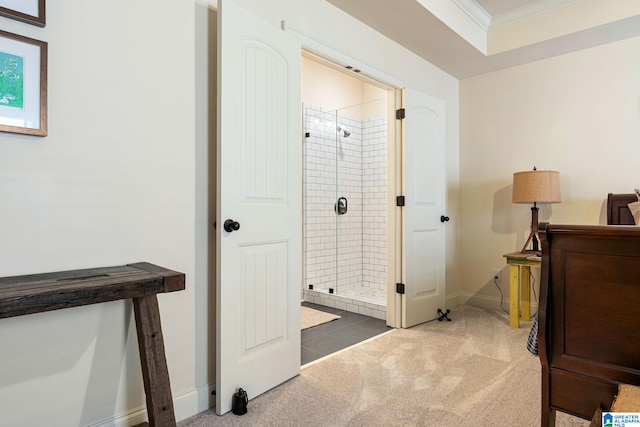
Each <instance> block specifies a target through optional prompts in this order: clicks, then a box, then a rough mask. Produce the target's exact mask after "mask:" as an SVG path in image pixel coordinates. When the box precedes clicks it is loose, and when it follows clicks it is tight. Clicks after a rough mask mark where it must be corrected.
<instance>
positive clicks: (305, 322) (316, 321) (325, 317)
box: [300, 305, 340, 330]
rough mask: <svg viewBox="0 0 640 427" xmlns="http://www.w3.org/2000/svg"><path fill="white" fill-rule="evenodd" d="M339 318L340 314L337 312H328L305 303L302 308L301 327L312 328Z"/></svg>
mask: <svg viewBox="0 0 640 427" xmlns="http://www.w3.org/2000/svg"><path fill="white" fill-rule="evenodd" d="M339 318H340V316H338V315H337V314H331V313H326V312H324V311H320V310H315V309H313V308H310V307H305V306H304V305H303V306H301V310H300V329H301V330H302V329H307V328H312V327H314V326H318V325H322V324H323V323H327V322H331V321H332V320H336V319H339Z"/></svg>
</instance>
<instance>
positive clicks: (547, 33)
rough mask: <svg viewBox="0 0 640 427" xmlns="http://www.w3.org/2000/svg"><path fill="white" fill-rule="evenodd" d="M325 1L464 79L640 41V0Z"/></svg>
mask: <svg viewBox="0 0 640 427" xmlns="http://www.w3.org/2000/svg"><path fill="white" fill-rule="evenodd" d="M326 1H328V2H329V3H331V4H333V5H334V6H336V7H338V8H339V9H342V10H343V11H344V12H346V13H348V14H349V15H351V16H353V17H354V18H356V19H358V20H360V21H362V22H363V23H365V24H367V25H368V26H370V27H372V28H373V29H375V30H377V31H378V32H380V33H382V34H384V35H386V36H387V37H389V38H390V39H392V40H394V41H395V42H397V43H399V44H401V45H402V46H404V47H406V48H407V49H409V50H411V51H412V52H414V53H415V54H417V55H419V56H421V57H423V58H424V59H426V60H427V61H429V62H431V63H432V64H434V65H436V66H437V67H439V68H441V69H442V70H444V71H445V72H447V73H449V74H451V75H452V76H454V77H456V78H458V79H464V78H468V77H472V76H475V75H479V74H483V73H486V72H490V71H495V70H499V69H503V68H508V67H512V66H516V65H521V64H525V63H529V62H533V61H537V60H541V59H545V58H549V57H553V56H557V55H562V54H565V53H570V52H574V51H577V50H581V49H587V48H590V47H595V46H598V45H602V44H605V43H611V42H614V41H618V40H623V39H626V38H630V37H636V36H640V2H638V1H628V0H445V1H443V0H393V2H391V1H386V0H326ZM391 4H392V5H393V7H390V5H391Z"/></svg>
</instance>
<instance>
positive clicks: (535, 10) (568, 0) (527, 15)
mask: <svg viewBox="0 0 640 427" xmlns="http://www.w3.org/2000/svg"><path fill="white" fill-rule="evenodd" d="M454 1H456V0H454ZM471 1H473V0H471ZM584 1H585V0H540V1H536V2H533V3H530V4H528V5H526V6H522V7H519V8H517V9H514V10H511V11H508V12H505V13H501V14H499V15H496V16H494V17H492V18H491V28H492V29H493V28H500V27H505V26H507V25H511V24H515V23H518V22H522V21H526V20H528V19H531V18H535V17H537V16H542V15H547V14H549V13H554V12H557V11H559V10H562V9H566V8H568V7H571V6H574V5H576V4H578V3H583V2H584Z"/></svg>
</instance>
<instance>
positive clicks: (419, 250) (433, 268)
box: [402, 90, 446, 328]
mask: <svg viewBox="0 0 640 427" xmlns="http://www.w3.org/2000/svg"><path fill="white" fill-rule="evenodd" d="M405 111H406V119H405V120H404V122H405V123H404V133H405V140H404V144H405V162H404V164H405V203H406V204H405V208H404V233H405V235H404V239H403V240H404V242H403V243H404V248H403V250H404V269H403V270H404V271H403V279H404V283H405V294H404V295H403V296H402V327H404V328H408V327H410V326H413V325H417V324H419V323H422V322H426V321H429V320H433V319H435V318H436V317H437V316H438V308H440V309H442V310H444V304H445V286H444V285H445V277H444V271H445V256H444V251H445V226H444V224H443V223H442V222H441V221H440V216H441V215H445V214H446V213H445V211H444V209H445V132H444V130H445V129H444V127H445V104H444V101H442V100H439V99H437V98H434V97H431V96H428V95H425V94H422V93H420V92H416V91H413V90H406V92H405Z"/></svg>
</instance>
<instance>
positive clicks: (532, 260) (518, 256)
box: [502, 252, 542, 265]
mask: <svg viewBox="0 0 640 427" xmlns="http://www.w3.org/2000/svg"><path fill="white" fill-rule="evenodd" d="M502 256H503V257H505V258H506V259H507V264H522V265H539V264H540V263H541V262H542V257H540V256H538V255H536V253H535V252H525V253H520V252H511V253H508V254H504V255H502Z"/></svg>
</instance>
